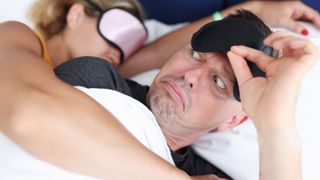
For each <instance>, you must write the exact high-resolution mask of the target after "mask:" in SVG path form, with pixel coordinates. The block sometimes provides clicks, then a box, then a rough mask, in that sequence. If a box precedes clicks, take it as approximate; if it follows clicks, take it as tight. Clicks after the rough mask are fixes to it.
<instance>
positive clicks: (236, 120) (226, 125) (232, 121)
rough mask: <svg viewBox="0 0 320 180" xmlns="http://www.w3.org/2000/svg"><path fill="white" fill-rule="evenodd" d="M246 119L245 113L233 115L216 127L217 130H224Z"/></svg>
mask: <svg viewBox="0 0 320 180" xmlns="http://www.w3.org/2000/svg"><path fill="white" fill-rule="evenodd" d="M247 119H248V116H246V115H237V116H233V117H232V118H231V119H229V120H227V121H225V122H223V123H222V124H221V125H220V126H218V128H217V129H216V130H217V131H225V130H227V129H231V128H233V127H236V126H238V125H240V124H242V123H243V122H245V121H246V120H247Z"/></svg>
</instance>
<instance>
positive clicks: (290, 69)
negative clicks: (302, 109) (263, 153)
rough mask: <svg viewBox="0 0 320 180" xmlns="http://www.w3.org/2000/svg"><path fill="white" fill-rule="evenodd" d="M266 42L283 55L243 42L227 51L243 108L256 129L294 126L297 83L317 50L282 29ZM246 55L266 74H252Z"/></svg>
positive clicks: (298, 83) (316, 54)
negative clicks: (277, 55)
mask: <svg viewBox="0 0 320 180" xmlns="http://www.w3.org/2000/svg"><path fill="white" fill-rule="evenodd" d="M265 44H266V45H268V46H271V47H273V48H274V49H277V50H281V52H282V56H281V57H280V58H278V59H274V58H271V57H269V56H266V55H264V54H263V53H262V52H260V51H257V50H255V49H252V48H248V47H244V46H234V47H232V48H231V51H229V52H228V57H229V59H230V62H231V65H232V68H233V70H234V72H235V75H236V77H237V80H238V83H239V87H240V96H241V100H242V104H243V107H244V110H245V112H246V113H248V115H249V116H250V117H251V118H252V119H253V121H254V123H255V126H256V128H257V130H258V132H260V131H261V132H262V131H265V130H272V129H274V130H275V129H277V128H282V127H287V128H286V129H288V128H294V121H293V119H294V118H293V115H294V110H295V102H296V97H297V94H298V91H299V85H300V82H301V80H302V78H303V75H304V73H305V72H306V71H307V70H308V69H309V68H310V67H311V66H312V64H313V63H314V62H315V60H316V59H317V58H318V57H319V54H318V51H317V49H316V47H315V46H314V45H313V44H312V43H311V42H309V41H307V40H304V39H298V38H296V37H293V36H290V35H288V34H287V33H284V32H276V33H273V34H272V35H270V36H269V37H268V38H267V39H266V40H265ZM245 59H247V60H249V61H252V62H254V63H256V64H257V66H258V67H259V68H260V69H261V70H263V71H265V72H266V78H262V77H253V76H252V74H251V72H250V70H249V68H248V66H247V65H246V61H245Z"/></svg>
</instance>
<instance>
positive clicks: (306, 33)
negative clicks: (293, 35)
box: [301, 29, 309, 36]
mask: <svg viewBox="0 0 320 180" xmlns="http://www.w3.org/2000/svg"><path fill="white" fill-rule="evenodd" d="M301 34H302V35H304V36H308V35H309V31H308V30H307V29H303V30H302V31H301Z"/></svg>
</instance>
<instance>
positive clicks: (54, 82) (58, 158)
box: [0, 22, 189, 179]
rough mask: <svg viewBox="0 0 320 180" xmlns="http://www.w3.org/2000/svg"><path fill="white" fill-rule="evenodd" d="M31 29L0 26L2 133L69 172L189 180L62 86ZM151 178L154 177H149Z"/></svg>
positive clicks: (91, 103)
mask: <svg viewBox="0 0 320 180" xmlns="http://www.w3.org/2000/svg"><path fill="white" fill-rule="evenodd" d="M40 55H41V47H40V44H39V42H38V40H37V38H36V36H35V35H34V34H33V32H32V31H31V30H30V29H29V28H27V27H26V26H24V25H22V24H20V23H16V22H7V23H2V24H0V81H1V83H2V86H1V88H0V99H1V101H0V107H1V108H0V109H1V110H0V130H1V132H2V133H4V134H5V135H7V136H8V137H9V138H11V139H12V140H14V141H15V142H16V143H18V144H19V145H21V146H22V147H23V148H24V149H25V150H27V151H28V152H30V153H31V154H33V155H35V156H36V157H38V158H40V159H43V160H46V161H48V162H50V163H53V164H55V165H58V166H61V167H63V168H65V169H67V170H70V171H74V172H77V173H80V174H85V175H89V176H94V177H100V178H105V179H142V178H146V179H189V177H188V176H187V175H186V174H185V173H183V172H182V171H180V170H178V169H176V168H175V167H173V166H172V165H170V164H169V163H167V162H166V161H164V160H163V159H161V158H159V157H158V156H156V155H154V154H153V153H152V152H150V151H149V150H147V149H146V148H144V146H143V145H141V144H140V143H139V142H138V141H137V140H136V139H134V138H133V137H132V136H131V135H130V134H129V133H128V132H127V130H126V129H125V128H124V127H123V126H122V125H121V124H120V123H119V122H118V121H117V120H116V119H115V118H114V117H113V116H112V115H111V114H110V113H109V112H108V111H106V110H105V109H104V108H103V107H101V106H100V105H98V104H97V103H96V102H95V101H94V100H92V99H91V98H89V97H88V96H86V95H85V94H83V93H81V92H80V91H78V90H76V89H74V88H73V87H71V86H69V85H67V84H65V83H63V82H62V81H60V80H58V79H57V78H56V77H55V76H54V74H53V71H52V69H51V68H50V67H49V66H48V65H47V64H46V63H45V62H43V61H42V59H41V58H40ZM150 172H152V173H150Z"/></svg>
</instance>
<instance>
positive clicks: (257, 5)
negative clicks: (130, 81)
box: [118, 1, 320, 78]
mask: <svg viewBox="0 0 320 180" xmlns="http://www.w3.org/2000/svg"><path fill="white" fill-rule="evenodd" d="M240 8H242V9H247V10H250V11H252V12H254V13H255V14H256V15H257V16H258V17H259V18H261V19H262V20H263V21H264V22H265V23H267V24H268V25H272V26H275V27H286V28H288V29H289V30H293V31H294V32H297V33H302V31H303V30H304V27H303V25H301V24H299V23H298V21H299V20H304V21H310V22H312V23H313V24H314V25H315V26H316V27H317V28H320V15H319V13H318V12H317V11H315V10H313V9H312V8H310V7H308V6H306V5H304V4H303V3H301V2H300V1H283V2H275V1H269V2H268V1H247V2H243V3H240V4H237V5H234V6H232V7H229V8H227V9H225V10H223V11H222V12H221V14H222V16H223V17H226V16H227V15H228V14H230V13H233V12H235V10H237V9H240ZM270 9H272V13H271V11H270ZM210 21H212V18H211V16H210V17H206V18H203V19H200V20H198V21H195V22H192V23H190V24H189V25H187V26H185V27H183V28H180V29H178V30H176V31H173V32H171V33H169V34H167V35H165V36H163V37H161V38H159V39H158V40H156V41H155V42H153V43H151V44H149V45H146V46H145V47H143V48H142V49H141V50H139V51H138V52H136V53H135V54H133V56H131V57H130V58H129V59H128V60H127V61H126V62H125V63H124V64H122V65H121V66H120V67H119V69H118V70H119V72H120V74H121V75H122V76H123V77H125V78H130V77H132V76H134V75H136V74H139V73H142V72H145V71H148V70H151V69H158V68H161V67H162V66H163V65H164V64H165V63H166V62H167V61H168V60H169V58H170V57H171V56H172V55H173V54H174V53H175V52H176V51H177V50H178V49H180V48H181V47H183V46H185V44H186V43H187V42H189V41H190V40H191V37H192V34H193V33H194V32H196V31H197V30H198V29H199V28H200V27H201V26H203V25H204V24H206V23H208V22H210Z"/></svg>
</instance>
